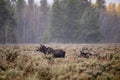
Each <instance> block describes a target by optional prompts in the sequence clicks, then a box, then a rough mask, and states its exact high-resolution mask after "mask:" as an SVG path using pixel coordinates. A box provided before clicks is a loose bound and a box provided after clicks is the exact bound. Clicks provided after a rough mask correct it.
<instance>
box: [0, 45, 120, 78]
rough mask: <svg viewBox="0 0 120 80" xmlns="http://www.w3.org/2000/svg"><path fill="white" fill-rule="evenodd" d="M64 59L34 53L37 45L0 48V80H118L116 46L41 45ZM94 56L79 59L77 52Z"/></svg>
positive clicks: (119, 60) (118, 49) (119, 65)
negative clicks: (61, 52) (61, 55)
mask: <svg viewBox="0 0 120 80" xmlns="http://www.w3.org/2000/svg"><path fill="white" fill-rule="evenodd" d="M45 45H46V46H47V47H52V48H54V49H63V50H65V52H66V56H65V58H53V57H52V55H44V54H43V53H41V52H37V51H36V50H37V48H38V47H39V45H38V44H14V45H0V80H119V79H120V44H45ZM83 48H85V49H86V51H87V52H90V53H92V54H97V56H90V57H89V58H84V57H82V56H81V57H79V56H80V51H81V50H82V49H83Z"/></svg>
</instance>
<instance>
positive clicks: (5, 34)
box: [0, 0, 16, 43]
mask: <svg viewBox="0 0 120 80" xmlns="http://www.w3.org/2000/svg"><path fill="white" fill-rule="evenodd" d="M15 26H16V25H15V17H14V10H13V7H12V6H11V2H10V1H9V0H1V1H0V34H1V36H0V43H8V42H15V34H14V32H15Z"/></svg>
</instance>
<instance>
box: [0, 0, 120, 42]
mask: <svg viewBox="0 0 120 80" xmlns="http://www.w3.org/2000/svg"><path fill="white" fill-rule="evenodd" d="M50 42H53V43H119V42H120V1H119V0H114V1H113V0H106V1H105V0H54V1H53V0H0V43H3V44H5V43H6V44H7V43H50Z"/></svg>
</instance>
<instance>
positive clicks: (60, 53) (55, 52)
mask: <svg viewBox="0 0 120 80" xmlns="http://www.w3.org/2000/svg"><path fill="white" fill-rule="evenodd" d="M37 51H41V52H42V53H44V54H45V55H46V54H53V57H54V58H61V57H62V58H64V57H65V51H64V50H62V49H53V48H51V47H46V46H44V45H41V46H40V48H39V49H37Z"/></svg>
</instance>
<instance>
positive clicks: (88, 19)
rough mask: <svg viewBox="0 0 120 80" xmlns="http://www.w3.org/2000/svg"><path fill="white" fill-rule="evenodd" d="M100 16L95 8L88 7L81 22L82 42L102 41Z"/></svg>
mask: <svg viewBox="0 0 120 80" xmlns="http://www.w3.org/2000/svg"><path fill="white" fill-rule="evenodd" d="M98 18H99V15H97V14H96V12H95V8H94V7H87V8H86V9H85V11H84V13H83V15H82V18H81V20H80V23H81V35H82V39H83V41H82V42H99V41H100V40H101V37H102V36H101V33H100V25H99V19H98Z"/></svg>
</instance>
